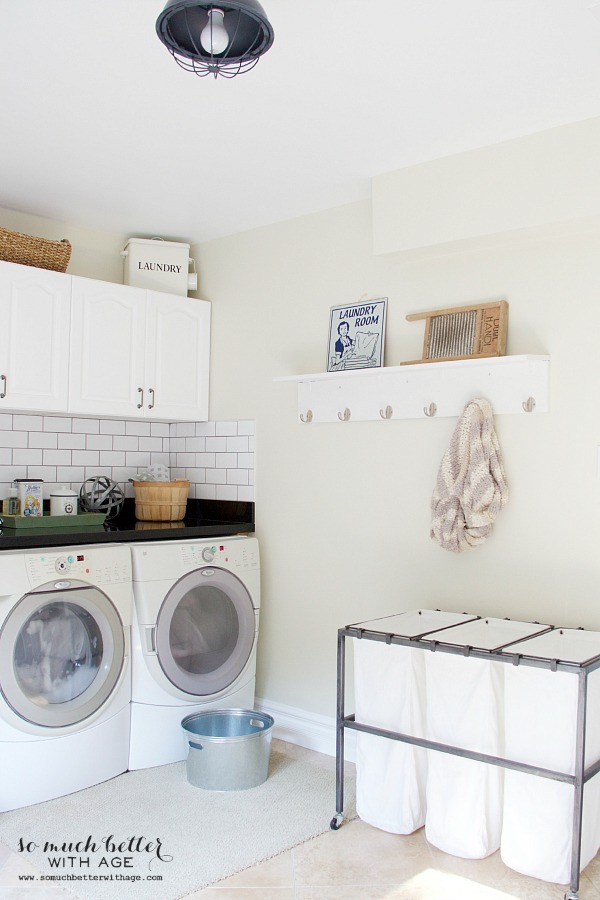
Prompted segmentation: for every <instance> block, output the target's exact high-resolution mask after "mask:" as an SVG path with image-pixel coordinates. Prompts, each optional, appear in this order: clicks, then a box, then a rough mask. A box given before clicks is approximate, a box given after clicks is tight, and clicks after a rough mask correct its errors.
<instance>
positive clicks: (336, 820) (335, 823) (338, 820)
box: [329, 813, 577, 900]
mask: <svg viewBox="0 0 600 900" xmlns="http://www.w3.org/2000/svg"><path fill="white" fill-rule="evenodd" d="M343 821H344V817H343V816H342V814H341V813H336V815H335V816H334V817H333V819H332V820H331V822H330V823H329V827H330V828H331V830H332V831H337V830H338V828H340V826H341V824H342V822H343ZM575 900H577V898H575Z"/></svg>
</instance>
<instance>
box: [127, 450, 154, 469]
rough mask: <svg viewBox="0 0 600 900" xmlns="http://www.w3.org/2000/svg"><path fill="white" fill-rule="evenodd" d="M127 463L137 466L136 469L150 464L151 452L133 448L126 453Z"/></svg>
mask: <svg viewBox="0 0 600 900" xmlns="http://www.w3.org/2000/svg"><path fill="white" fill-rule="evenodd" d="M125 465H127V466H135V468H136V470H137V469H141V468H142V467H144V466H149V465H150V454H149V453H145V452H144V453H142V452H140V451H139V450H138V451H135V450H131V451H128V452H127V453H126V454H125Z"/></svg>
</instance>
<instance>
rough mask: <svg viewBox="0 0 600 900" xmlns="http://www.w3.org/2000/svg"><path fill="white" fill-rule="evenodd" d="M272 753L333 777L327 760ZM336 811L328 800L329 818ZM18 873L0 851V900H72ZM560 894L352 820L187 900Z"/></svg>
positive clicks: (596, 868)
mask: <svg viewBox="0 0 600 900" xmlns="http://www.w3.org/2000/svg"><path fill="white" fill-rule="evenodd" d="M277 746H278V749H280V750H282V751H284V752H286V753H290V754H293V755H301V754H311V755H312V756H313V757H314V759H315V760H317V761H319V763H320V764H322V765H323V766H324V767H325V768H328V769H330V770H332V771H333V770H334V767H335V760H334V759H333V758H332V757H330V756H325V755H323V754H319V753H314V752H313V751H311V750H305V749H304V748H301V747H297V746H295V745H293V744H283V743H282V742H281V741H278V742H277ZM350 768H351V767H349V770H350ZM334 806H335V803H334V801H333V798H332V815H333V812H334V809H333V807H334ZM24 871H25V869H24V867H23V860H22V859H19V858H18V857H17V854H16V853H13V852H11V851H10V850H9V849H8V848H7V847H5V846H3V845H1V844H0V900H73V895H72V894H71V893H69V892H68V891H66V890H63V889H62V888H59V887H56V888H50V889H49V888H48V887H46V888H44V889H41V890H40V888H23V887H19V886H18V875H19V874H23V873H24ZM32 871H34V870H33V869H32ZM566 889H567V888H566V886H564V885H563V886H561V885H557V884H547V883H546V882H543V881H538V880H536V879H534V878H528V877H526V876H524V875H519V874H518V873H516V872H513V871H512V870H510V869H508V868H506V866H505V865H504V864H503V862H502V860H501V859H500V854H499V853H494V854H493V855H492V856H489V857H488V858H487V859H483V860H465V859H459V858H457V857H454V856H449V855H448V854H446V853H442V852H441V851H440V850H436V848H435V847H432V846H431V845H430V844H428V843H427V841H426V840H425V834H424V829H420V830H419V831H417V832H415V833H414V834H412V835H408V836H403V835H396V834H388V833H387V832H385V831H380V830H379V829H377V828H373V827H372V826H370V825H367V824H365V823H364V822H361V821H360V819H356V820H354V821H352V822H345V823H344V824H343V825H342V827H341V828H340V829H339V830H338V831H327V832H326V833H325V834H322V835H320V836H319V837H316V838H313V839H312V840H310V841H307V842H306V843H304V844H301V845H300V846H299V847H296V848H295V849H293V850H289V851H287V852H286V853H282V854H281V855H280V856H277V857H275V858H273V859H271V860H267V861H266V862H264V863H261V864H259V865H257V866H254V867H253V868H251V869H246V870H244V871H243V872H240V873H239V874H238V875H233V876H231V877H230V878H226V879H225V880H223V881H221V882H219V883H218V884H216V885H213V886H212V887H210V888H205V889H204V890H200V891H194V892H193V893H191V894H189V895H188V896H187V897H186V898H185V900H563V897H564V895H565V891H566ZM579 898H580V900H600V854H599V855H598V856H597V857H596V859H594V860H593V861H592V862H591V863H590V864H589V866H588V867H587V868H586V870H585V871H584V872H583V873H582V875H581V882H580V889H579Z"/></svg>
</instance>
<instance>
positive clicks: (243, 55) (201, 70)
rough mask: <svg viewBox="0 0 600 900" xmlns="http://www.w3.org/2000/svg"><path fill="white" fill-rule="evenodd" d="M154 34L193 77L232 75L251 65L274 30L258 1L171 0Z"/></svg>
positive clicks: (226, 76)
mask: <svg viewBox="0 0 600 900" xmlns="http://www.w3.org/2000/svg"><path fill="white" fill-rule="evenodd" d="M156 33H157V34H158V36H159V38H160V39H161V41H162V42H163V44H164V45H165V47H166V48H167V50H168V51H169V52H170V53H171V54H172V56H173V58H174V59H175V62H177V63H178V64H179V65H180V66H181V67H182V68H183V69H185V70H186V71H187V72H194V73H195V74H196V75H200V76H204V75H214V77H215V78H216V77H217V75H222V76H223V77H224V78H233V77H234V76H235V75H239V74H240V73H241V72H248V71H249V70H250V69H253V68H254V66H255V65H256V63H257V62H258V60H259V58H260V57H261V56H262V55H263V53H266V52H267V50H268V49H269V47H270V46H271V44H272V43H273V37H274V35H273V28H272V27H271V24H270V22H269V20H268V19H267V16H266V13H265V11H264V9H263V8H262V6H261V5H260V3H258V2H257V0H224V2H222V3H219V4H218V5H215V4H212V3H201V2H198V0H169V2H168V3H167V5H166V6H165V8H164V9H163V11H162V12H161V14H160V16H159V17H158V19H157V20H156Z"/></svg>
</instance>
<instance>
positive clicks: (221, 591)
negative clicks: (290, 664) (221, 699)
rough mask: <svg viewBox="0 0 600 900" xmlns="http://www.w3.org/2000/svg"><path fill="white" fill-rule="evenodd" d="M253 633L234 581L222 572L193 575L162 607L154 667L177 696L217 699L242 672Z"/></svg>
mask: <svg viewBox="0 0 600 900" xmlns="http://www.w3.org/2000/svg"><path fill="white" fill-rule="evenodd" d="M255 632H256V620H255V612H254V606H253V604H252V600H251V598H250V594H249V593H248V591H247V590H246V588H245V587H244V585H243V584H242V582H241V581H240V580H239V578H237V577H236V576H235V575H233V574H232V573H231V572H228V571H225V570H224V569H218V568H214V569H212V568H207V569H197V570H195V571H194V572H189V573H188V574H187V575H184V577H183V578H181V579H180V580H179V581H178V582H176V583H175V584H174V585H173V587H172V588H171V590H170V591H169V593H168V594H167V596H166V597H165V599H164V601H163V604H162V606H161V609H160V612H159V615H158V621H157V623H156V652H157V655H158V661H159V663H160V665H161V668H162V670H163V672H164V673H165V675H166V676H167V678H168V679H169V681H170V682H171V683H172V684H174V685H175V687H177V688H179V690H181V691H185V693H188V694H192V695H194V696H206V695H208V694H217V693H219V691H222V690H225V688H227V687H228V686H229V685H230V684H231V683H232V682H233V681H235V679H236V678H237V677H238V676H239V675H240V674H241V673H242V672H243V670H244V668H245V666H246V664H247V662H248V660H249V658H250V654H251V653H252V649H253V647H254V641H255V638H256V635H255Z"/></svg>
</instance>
